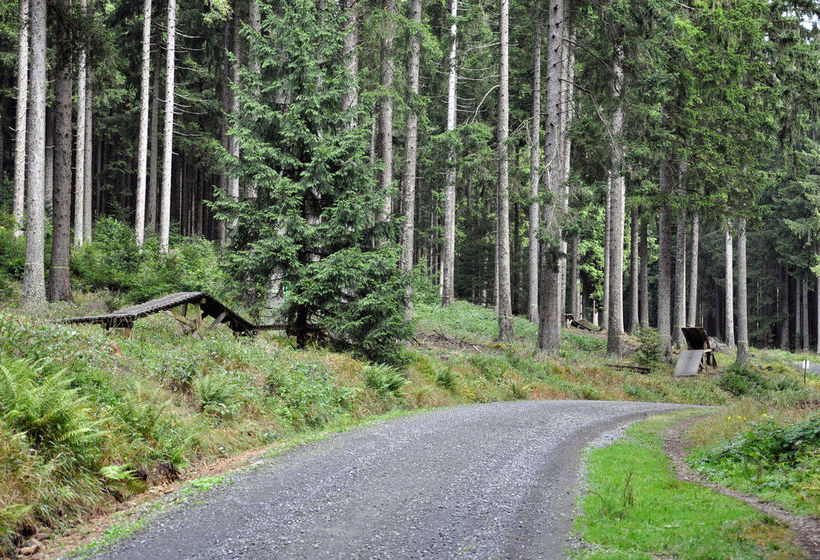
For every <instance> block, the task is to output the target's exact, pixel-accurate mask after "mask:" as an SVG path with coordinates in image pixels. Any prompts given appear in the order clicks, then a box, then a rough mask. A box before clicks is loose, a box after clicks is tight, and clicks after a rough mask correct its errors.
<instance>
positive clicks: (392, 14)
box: [379, 0, 397, 222]
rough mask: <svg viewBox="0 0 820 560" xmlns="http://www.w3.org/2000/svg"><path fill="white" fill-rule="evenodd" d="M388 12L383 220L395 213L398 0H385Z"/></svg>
mask: <svg viewBox="0 0 820 560" xmlns="http://www.w3.org/2000/svg"><path fill="white" fill-rule="evenodd" d="M383 6H384V11H385V12H386V15H385V17H386V19H387V21H386V24H385V28H384V34H383V35H382V44H381V55H382V59H381V65H380V71H379V74H380V78H381V86H382V90H383V97H382V99H381V102H380V107H379V126H380V128H381V130H380V136H381V156H382V165H383V167H382V172H381V176H380V177H379V189H380V190H381V192H382V193H383V194H384V208H383V210H382V212H381V215H380V216H379V220H380V221H383V222H386V221H388V220H390V215H391V214H392V213H393V197H392V195H391V194H390V189H391V188H392V187H393V76H394V69H393V56H394V53H393V41H394V39H395V35H396V21H395V19H396V15H397V11H396V0H383Z"/></svg>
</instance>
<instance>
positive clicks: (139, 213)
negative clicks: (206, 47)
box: [134, 0, 151, 247]
mask: <svg viewBox="0 0 820 560" xmlns="http://www.w3.org/2000/svg"><path fill="white" fill-rule="evenodd" d="M150 86H151V0H144V1H143V4H142V72H141V75H140V125H139V126H140V130H139V140H138V142H137V200H136V212H135V215H136V217H135V220H134V229H135V232H136V240H137V247H142V244H143V242H144V240H145V191H146V184H147V182H148V110H149V102H150V100H149V95H150V91H149V88H150Z"/></svg>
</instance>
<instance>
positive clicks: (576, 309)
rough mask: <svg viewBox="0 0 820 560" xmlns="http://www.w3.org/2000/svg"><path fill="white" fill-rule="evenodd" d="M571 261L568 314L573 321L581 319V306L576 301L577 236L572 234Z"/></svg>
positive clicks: (577, 300) (578, 301)
mask: <svg viewBox="0 0 820 560" xmlns="http://www.w3.org/2000/svg"><path fill="white" fill-rule="evenodd" d="M570 246H571V249H570V254H571V260H570V265H571V266H570V275H569V276H570V286H569V298H570V300H571V301H570V313H572V316H573V317H575V319H580V318H581V305H580V300H579V299H578V235H577V234H573V236H572V243H571V245H570Z"/></svg>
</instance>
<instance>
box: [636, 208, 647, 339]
mask: <svg viewBox="0 0 820 560" xmlns="http://www.w3.org/2000/svg"><path fill="white" fill-rule="evenodd" d="M648 221H649V216H648V215H646V214H644V216H643V218H642V219H641V241H640V247H638V251H639V252H640V254H641V272H640V292H641V295H640V299H641V305H640V310H639V312H640V316H641V328H642V329H646V328H649V231H648V229H649V227H648V224H647V222H648Z"/></svg>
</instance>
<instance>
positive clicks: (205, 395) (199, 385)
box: [192, 372, 243, 418]
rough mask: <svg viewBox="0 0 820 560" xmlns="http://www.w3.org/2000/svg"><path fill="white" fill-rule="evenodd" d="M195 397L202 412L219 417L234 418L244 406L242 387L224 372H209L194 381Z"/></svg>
mask: <svg viewBox="0 0 820 560" xmlns="http://www.w3.org/2000/svg"><path fill="white" fill-rule="evenodd" d="M192 387H193V391H194V398H195V399H196V403H197V406H199V409H200V410H201V411H202V412H205V413H206V414H210V415H211V416H216V417H219V418H232V417H233V416H235V415H236V414H237V413H238V412H239V409H240V408H241V407H242V401H243V399H242V395H241V392H240V387H239V386H238V384H237V382H236V381H235V379H234V378H233V377H232V376H230V375H228V374H227V373H224V372H218V373H209V374H207V375H203V376H202V377H197V378H195V379H194V381H193V385H192Z"/></svg>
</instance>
